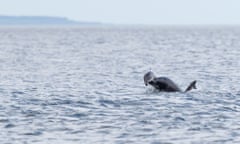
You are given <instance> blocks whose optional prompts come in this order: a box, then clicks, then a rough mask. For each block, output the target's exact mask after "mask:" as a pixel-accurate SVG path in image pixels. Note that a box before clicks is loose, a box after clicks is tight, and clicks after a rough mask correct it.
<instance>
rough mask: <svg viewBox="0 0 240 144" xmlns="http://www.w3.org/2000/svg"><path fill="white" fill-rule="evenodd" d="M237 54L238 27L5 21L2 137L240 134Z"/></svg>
mask: <svg viewBox="0 0 240 144" xmlns="http://www.w3.org/2000/svg"><path fill="white" fill-rule="evenodd" d="M239 55H240V27H215V28H214V27H59V28H58V27H56V28H53V27H52V28H47V27H31V28H26V27H1V28H0V127H1V132H0V142H1V143H5V144H7V143H16V144H17V143H24V144H28V143H29V144H30V143H52V144H53V143H57V142H58V143H68V144H70V143H85V144H87V143H117V144H122V143H151V144H158V143H225V142H226V143H240V119H239V117H240V85H239V81H240V74H239V72H240V71H239V70H240V69H239V67H240V60H239V58H240V57H239ZM150 68H151V69H152V70H153V71H154V72H155V73H156V74H157V75H158V76H168V77H169V78H171V79H173V80H174V81H175V82H176V83H178V84H179V86H180V87H181V88H182V89H185V88H186V87H187V85H188V84H189V83H190V82H191V81H192V80H197V81H198V83H197V87H198V89H197V90H194V91H191V92H189V93H159V92H156V91H153V89H151V88H149V87H145V86H144V83H143V74H144V73H146V72H147V71H148V70H149V69H150Z"/></svg>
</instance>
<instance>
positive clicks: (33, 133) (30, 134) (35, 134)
mask: <svg viewBox="0 0 240 144" xmlns="http://www.w3.org/2000/svg"><path fill="white" fill-rule="evenodd" d="M42 134H43V133H42V132H41V131H34V132H27V133H23V135H28V136H40V135H42Z"/></svg>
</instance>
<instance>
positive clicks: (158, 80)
mask: <svg viewBox="0 0 240 144" xmlns="http://www.w3.org/2000/svg"><path fill="white" fill-rule="evenodd" d="M143 79H144V83H145V86H147V85H148V84H149V85H151V86H153V87H154V88H155V89H157V90H159V91H164V92H188V91H190V90H192V89H197V87H196V83H197V81H196V80H194V81H192V82H191V83H190V84H189V86H188V87H187V88H186V90H185V91H182V90H181V89H180V88H179V87H178V86H177V84H175V83H174V82H173V81H172V80H171V79H169V78H167V77H156V76H155V75H154V73H153V72H152V71H149V72H147V73H146V74H145V75H144V77H143Z"/></svg>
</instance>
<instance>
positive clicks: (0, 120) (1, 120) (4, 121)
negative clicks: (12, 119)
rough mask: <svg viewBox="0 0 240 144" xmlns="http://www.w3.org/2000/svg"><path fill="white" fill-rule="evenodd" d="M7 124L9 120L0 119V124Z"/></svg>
mask: <svg viewBox="0 0 240 144" xmlns="http://www.w3.org/2000/svg"><path fill="white" fill-rule="evenodd" d="M7 122H9V119H0V123H7Z"/></svg>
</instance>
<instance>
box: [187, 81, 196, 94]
mask: <svg viewBox="0 0 240 144" xmlns="http://www.w3.org/2000/svg"><path fill="white" fill-rule="evenodd" d="M196 83H197V81H196V80H195V81H193V82H191V83H190V85H189V86H188V87H187V89H186V90H185V92H188V91H190V90H192V89H197V87H196Z"/></svg>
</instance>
